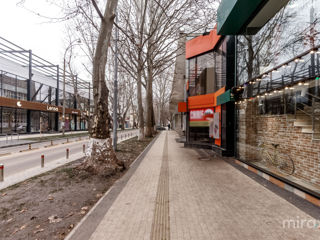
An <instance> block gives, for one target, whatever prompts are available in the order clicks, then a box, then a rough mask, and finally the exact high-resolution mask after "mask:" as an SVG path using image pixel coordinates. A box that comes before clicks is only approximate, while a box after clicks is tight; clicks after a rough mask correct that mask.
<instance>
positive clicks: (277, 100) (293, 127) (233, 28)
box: [218, 0, 320, 197]
mask: <svg viewBox="0 0 320 240" xmlns="http://www.w3.org/2000/svg"><path fill="white" fill-rule="evenodd" d="M280 2H281V3H280ZM249 5H250V6H248V5H245V4H243V2H241V1H236V0H235V1H222V4H221V6H220V9H219V11H220V13H218V15H219V14H220V19H218V32H219V33H220V34H222V35H224V34H233V35H238V36H237V38H236V46H237V52H236V59H235V61H236V63H237V64H236V68H237V70H236V71H237V74H236V79H235V81H236V84H235V88H234V89H233V93H234V97H235V99H236V104H235V105H236V111H235V121H236V131H235V134H236V138H235V140H236V141H235V145H234V146H235V156H236V158H238V159H239V160H241V161H243V162H245V163H246V164H248V165H250V166H251V167H254V168H256V169H259V170H261V171H263V172H266V173H268V174H270V175H272V176H274V177H276V178H277V179H281V180H283V181H286V182H288V183H290V184H291V185H293V186H296V187H298V188H299V189H303V190H306V191H308V192H309V193H311V194H312V195H314V196H318V197H319V196H320V194H319V193H320V168H319V166H320V94H319V93H320V88H319V86H320V24H319V23H320V1H319V0H295V1H252V2H251V3H250V4H249ZM270 6H274V7H273V8H271V7H270ZM241 9H246V11H241ZM240 13H242V15H241V14H240ZM239 14H240V15H239ZM236 19H238V21H236ZM232 22H236V24H234V25H232V24H231V23H232ZM258 23H260V24H258Z"/></svg>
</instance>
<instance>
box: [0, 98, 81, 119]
mask: <svg viewBox="0 0 320 240" xmlns="http://www.w3.org/2000/svg"><path fill="white" fill-rule="evenodd" d="M0 106H2V107H9V108H17V107H19V108H22V109H28V110H36V111H43V112H48V111H50V112H60V113H62V112H63V111H62V107H61V106H52V105H48V104H43V103H39V102H31V101H26V100H17V99H13V98H5V97H0ZM65 113H68V114H76V115H80V114H81V113H80V110H77V109H73V108H66V109H65Z"/></svg>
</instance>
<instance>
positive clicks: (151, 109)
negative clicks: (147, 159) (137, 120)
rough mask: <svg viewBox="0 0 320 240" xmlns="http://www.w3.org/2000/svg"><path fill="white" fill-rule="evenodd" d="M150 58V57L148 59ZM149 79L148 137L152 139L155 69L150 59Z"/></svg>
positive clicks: (147, 89) (147, 90)
mask: <svg viewBox="0 0 320 240" xmlns="http://www.w3.org/2000/svg"><path fill="white" fill-rule="evenodd" d="M148 58H149V57H148ZM147 68H148V77H147V78H148V79H147V88H146V92H147V93H146V94H147V102H146V104H147V119H146V137H152V135H153V98H152V80H153V76H152V74H153V69H152V62H151V60H150V59H148V66H147Z"/></svg>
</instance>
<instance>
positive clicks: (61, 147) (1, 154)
mask: <svg viewBox="0 0 320 240" xmlns="http://www.w3.org/2000/svg"><path fill="white" fill-rule="evenodd" d="M137 134H138V130H129V131H125V132H119V133H118V142H120V141H122V140H124V139H128V138H131V137H133V136H136V135H137ZM66 141H67V140H66V139H61V140H56V141H54V142H53V144H54V146H51V147H45V146H48V145H50V142H44V143H35V144H32V148H33V150H31V151H23V152H20V151H21V150H26V149H28V145H24V146H17V147H10V148H5V149H1V150H0V164H4V169H5V170H4V176H5V177H8V176H10V175H14V174H17V173H21V172H23V171H25V170H27V169H30V168H34V167H37V166H40V163H41V155H44V157H45V163H49V162H52V161H56V160H58V159H61V158H65V157H66V149H67V148H68V149H69V154H70V156H72V154H75V153H79V152H82V151H83V144H85V145H86V148H87V144H88V137H86V138H85V139H84V137H82V140H81V141H79V138H73V139H72V138H70V139H69V143H66ZM63 143H65V144H63ZM6 154H7V155H6Z"/></svg>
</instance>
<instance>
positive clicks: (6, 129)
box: [2, 107, 16, 133]
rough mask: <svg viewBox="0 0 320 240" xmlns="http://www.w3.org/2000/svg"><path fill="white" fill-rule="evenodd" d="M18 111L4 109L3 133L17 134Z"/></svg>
mask: <svg viewBox="0 0 320 240" xmlns="http://www.w3.org/2000/svg"><path fill="white" fill-rule="evenodd" d="M15 119H16V109H14V108H6V107H3V108H2V133H11V132H15V128H16V120H15Z"/></svg>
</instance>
